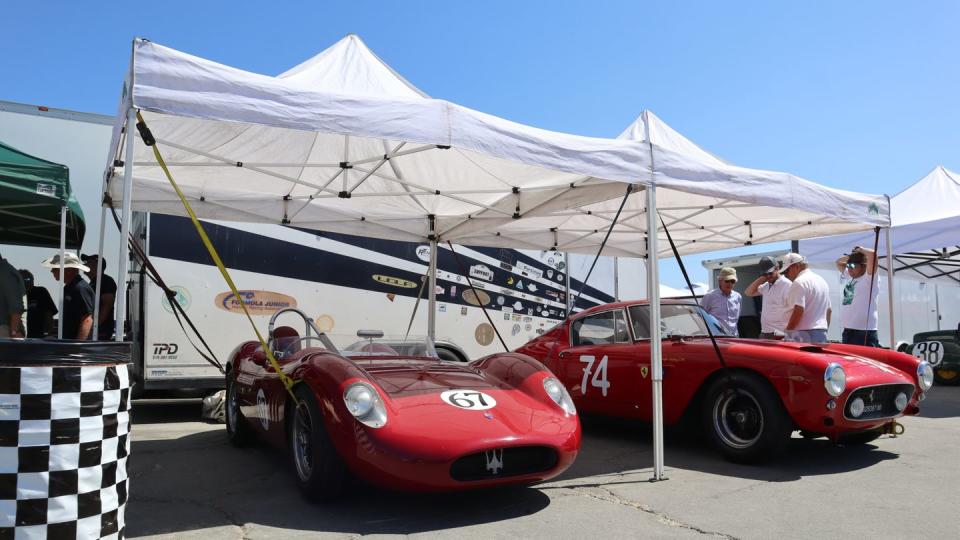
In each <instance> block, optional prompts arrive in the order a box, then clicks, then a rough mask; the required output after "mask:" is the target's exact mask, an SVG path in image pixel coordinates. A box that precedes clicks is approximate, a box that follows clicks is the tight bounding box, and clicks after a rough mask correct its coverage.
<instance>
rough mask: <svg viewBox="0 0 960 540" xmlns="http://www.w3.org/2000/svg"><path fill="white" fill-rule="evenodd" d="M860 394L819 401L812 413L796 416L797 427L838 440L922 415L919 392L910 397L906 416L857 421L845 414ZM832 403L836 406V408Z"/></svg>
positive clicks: (865, 418)
mask: <svg viewBox="0 0 960 540" xmlns="http://www.w3.org/2000/svg"><path fill="white" fill-rule="evenodd" d="M857 390H859V389H850V390H848V391H847V392H844V394H843V395H841V396H840V397H838V398H829V397H828V396H824V397H823V398H822V399H821V400H819V404H812V405H811V407H810V408H809V409H804V410H803V411H802V412H801V413H799V414H794V415H793V417H794V423H795V424H796V427H797V428H798V429H801V430H803V431H807V432H811V433H819V434H822V435H826V436H828V437H830V438H831V439H834V440H836V439H838V438H840V437H841V436H842V435H845V434H849V433H857V432H861V431H868V430H872V429H877V428H881V427H883V426H885V425H887V424H890V423H891V422H893V421H895V420H897V419H899V418H902V417H904V416H914V415H917V414H919V412H920V396H921V392H920V391H919V390H916V389H915V390H914V391H913V392H912V394H910V397H909V400H908V402H907V406H906V408H905V409H904V410H903V411H902V412H898V413H894V412H889V413H887V414H878V415H877V416H876V417H867V416H866V415H865V416H863V417H861V418H853V417H851V416H849V415H848V414H846V412H845V411H847V405H848V404H849V402H850V400H851V399H852V397H853V395H854V392H856V391H857ZM831 403H832V404H833V407H832V408H831Z"/></svg>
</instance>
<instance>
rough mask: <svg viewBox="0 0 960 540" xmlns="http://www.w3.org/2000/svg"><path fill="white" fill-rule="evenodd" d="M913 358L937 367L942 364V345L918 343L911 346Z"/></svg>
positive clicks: (928, 342) (934, 342) (931, 342)
mask: <svg viewBox="0 0 960 540" xmlns="http://www.w3.org/2000/svg"><path fill="white" fill-rule="evenodd" d="M913 356H914V357H916V358H919V359H920V360H923V361H925V362H926V363H928V364H930V366H931V367H937V366H939V365H940V362H943V343H940V342H939V341H920V342H918V343H914V344H913Z"/></svg>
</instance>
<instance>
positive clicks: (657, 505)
mask: <svg viewBox="0 0 960 540" xmlns="http://www.w3.org/2000/svg"><path fill="white" fill-rule="evenodd" d="M199 413H200V405H199V401H195V400H194V401H186V400H185V401H173V402H171V401H164V402H161V401H152V402H151V401H139V402H135V405H134V423H135V425H134V428H133V447H132V453H131V462H130V476H131V481H130V492H131V498H130V501H129V503H128V507H127V534H128V536H131V537H150V538H205V539H207V538H213V539H219V538H225V539H226V538H251V539H259V538H299V537H308V536H309V537H311V538H317V537H325V538H346V537H356V536H365V535H377V536H379V535H411V536H417V537H446V538H458V539H462V538H515V537H537V538H589V537H595V536H603V537H607V538H637V537H644V538H703V537H718V538H779V539H783V538H813V537H816V538H848V537H874V538H908V537H923V538H956V535H957V521H956V520H955V519H953V518H952V514H951V513H947V514H946V515H945V514H943V513H942V509H944V508H952V506H953V505H954V502H955V499H956V494H957V489H958V486H960V467H958V466H957V462H956V458H955V454H956V450H957V447H958V443H960V387H935V388H934V389H933V390H932V391H931V393H930V396H929V398H928V399H927V401H925V402H924V403H923V404H922V414H921V416H919V417H910V418H906V419H904V420H902V423H903V425H904V426H905V427H906V433H905V434H904V435H902V436H900V437H896V438H893V437H884V438H881V439H879V440H877V441H875V442H874V443H871V444H868V445H865V446H861V447H839V446H835V445H833V444H831V443H830V442H829V441H827V440H826V439H816V440H804V439H800V438H795V439H793V440H792V441H791V444H790V446H789V448H788V450H787V452H786V454H785V455H783V456H782V457H780V458H779V459H777V460H775V461H773V462H771V463H768V464H765V465H762V466H742V465H735V464H731V463H728V462H725V461H723V460H722V459H721V458H719V457H718V456H717V455H716V454H715V453H714V452H713V451H712V450H711V449H709V448H706V447H704V446H703V443H702V442H700V441H698V440H696V438H693V437H689V436H686V435H685V434H683V433H676V432H674V433H668V435H667V439H666V464H667V475H668V477H669V479H668V480H667V481H664V482H657V483H651V482H649V481H648V480H649V478H650V470H651V465H652V461H653V457H652V448H651V435H650V428H649V426H647V425H644V424H635V423H623V422H613V421H607V420H599V419H586V420H585V422H584V442H583V448H582V450H581V453H580V456H579V457H578V458H577V462H576V463H575V464H574V465H573V467H571V468H570V469H569V470H568V471H567V472H566V473H565V474H564V475H563V476H561V477H560V478H559V479H557V480H554V481H552V482H548V483H545V484H541V485H539V486H536V487H533V488H522V489H513V490H497V491H481V492H473V493H465V494H453V495H450V494H446V495H409V494H397V493H392V492H387V491H383V490H380V489H377V488H373V487H369V486H362V485H360V486H355V487H353V488H352V491H351V493H350V495H349V496H348V497H346V498H345V499H344V500H343V501H339V502H335V503H333V504H311V503H308V502H306V501H304V500H303V499H301V497H300V495H299V493H298V491H297V489H296V486H295V485H294V483H293V477H292V474H293V473H292V472H291V471H290V469H289V467H288V464H287V460H286V458H285V456H284V455H283V454H281V453H280V452H278V451H274V450H272V449H270V448H268V447H266V446H254V447H252V448H244V449H237V448H234V447H232V446H230V445H229V444H228V443H227V440H226V435H225V432H224V427H223V425H222V424H208V423H204V422H200V421H198V420H197V419H198V418H199Z"/></svg>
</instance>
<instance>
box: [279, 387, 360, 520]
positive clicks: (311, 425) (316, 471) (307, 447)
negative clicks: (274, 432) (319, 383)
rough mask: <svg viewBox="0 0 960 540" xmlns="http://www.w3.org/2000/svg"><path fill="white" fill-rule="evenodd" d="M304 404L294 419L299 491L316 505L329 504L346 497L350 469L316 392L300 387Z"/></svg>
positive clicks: (294, 412)
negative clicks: (325, 417)
mask: <svg viewBox="0 0 960 540" xmlns="http://www.w3.org/2000/svg"><path fill="white" fill-rule="evenodd" d="M294 393H295V394H296V396H297V400H298V401H299V402H300V406H299V408H298V407H297V406H296V405H295V406H293V407H292V408H291V409H290V411H291V413H290V414H291V418H290V434H289V437H290V458H291V463H292V465H293V472H294V477H295V478H296V480H297V487H299V488H300V492H301V493H303V495H304V497H306V498H307V499H309V500H312V501H329V500H332V499H334V498H337V497H339V496H340V495H342V494H343V492H344V489H345V488H346V485H347V466H346V464H345V463H344V462H343V459H342V458H341V457H340V454H338V453H337V449H336V447H334V445H333V441H332V440H331V439H330V435H329V434H328V433H327V428H326V425H325V423H324V421H323V413H322V412H321V411H320V407H319V406H317V400H316V398H315V397H314V396H313V391H311V390H310V388H309V387H307V386H306V385H300V386H298V387H297V388H296V390H295V392H294Z"/></svg>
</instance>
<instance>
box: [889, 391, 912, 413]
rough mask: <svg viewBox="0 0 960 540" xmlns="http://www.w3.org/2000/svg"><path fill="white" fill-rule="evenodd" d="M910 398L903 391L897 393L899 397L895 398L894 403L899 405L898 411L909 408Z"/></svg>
mask: <svg viewBox="0 0 960 540" xmlns="http://www.w3.org/2000/svg"><path fill="white" fill-rule="evenodd" d="M909 399H910V398H908V397H907V395H906V394H904V393H903V392H900V393H899V394H897V398H896V399H894V400H893V404H894V405H895V406H896V407H897V411H898V412H903V410H904V409H906V408H907V401H909Z"/></svg>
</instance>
